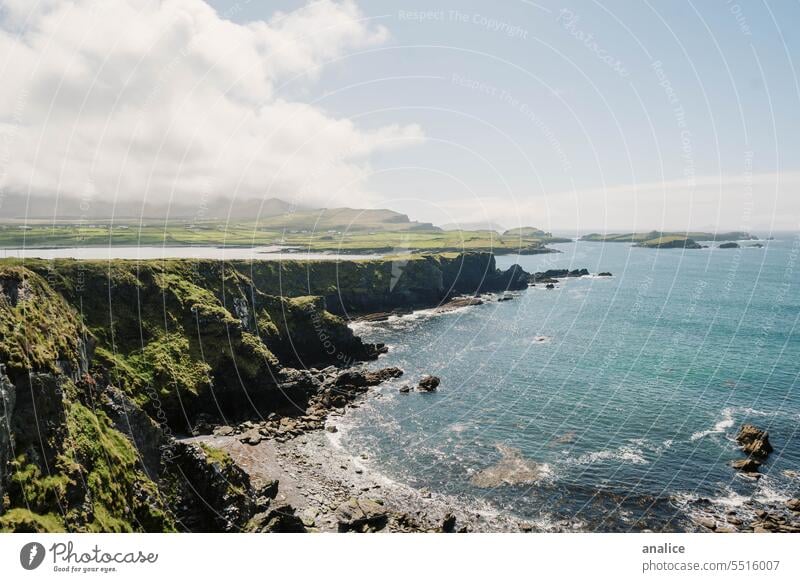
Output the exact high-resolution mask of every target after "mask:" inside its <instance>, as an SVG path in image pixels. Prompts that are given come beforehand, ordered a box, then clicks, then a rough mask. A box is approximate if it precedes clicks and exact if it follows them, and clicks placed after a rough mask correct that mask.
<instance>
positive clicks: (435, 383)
mask: <svg viewBox="0 0 800 582" xmlns="http://www.w3.org/2000/svg"><path fill="white" fill-rule="evenodd" d="M440 383H441V380H440V379H439V377H438V376H430V375H428V376H423V377H422V380H420V381H419V385H418V386H417V390H419V391H420V392H436V389H437V388H438V387H439V384H440Z"/></svg>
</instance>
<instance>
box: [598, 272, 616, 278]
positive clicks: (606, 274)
mask: <svg viewBox="0 0 800 582" xmlns="http://www.w3.org/2000/svg"><path fill="white" fill-rule="evenodd" d="M597 276H598V277H613V275H612V274H611V273H609V272H608V271H603V272H602V273H598V274H597Z"/></svg>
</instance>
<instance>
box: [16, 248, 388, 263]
mask: <svg viewBox="0 0 800 582" xmlns="http://www.w3.org/2000/svg"><path fill="white" fill-rule="evenodd" d="M6 257H7V258H18V259H34V258H35V259H83V260H111V259H130V260H142V261H144V260H148V259H215V260H227V261H232V260H237V259H244V260H251V261H256V260H257V261H288V260H293V261H297V260H323V261H332V260H342V261H347V260H358V259H374V258H379V257H380V255H342V254H340V253H335V252H330V253H308V252H302V251H296V252H290V251H288V250H287V249H286V247H280V246H268V247H212V246H195V247H192V246H177V247H171V246H130V247H123V246H97V247H62V248H49V249H47V248H32V247H29V248H2V249H0V258H6Z"/></svg>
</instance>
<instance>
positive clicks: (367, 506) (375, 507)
mask: <svg viewBox="0 0 800 582" xmlns="http://www.w3.org/2000/svg"><path fill="white" fill-rule="evenodd" d="M336 520H337V522H338V524H339V525H338V529H339V531H340V532H348V531H356V532H367V531H378V530H381V529H383V528H384V527H385V526H386V523H387V521H388V514H387V512H386V509H385V508H384V507H383V503H381V502H380V501H375V500H373V499H356V498H355V497H351V498H350V499H348V500H347V501H345V502H344V503H342V504H341V505H340V506H339V507H338V508H337V509H336Z"/></svg>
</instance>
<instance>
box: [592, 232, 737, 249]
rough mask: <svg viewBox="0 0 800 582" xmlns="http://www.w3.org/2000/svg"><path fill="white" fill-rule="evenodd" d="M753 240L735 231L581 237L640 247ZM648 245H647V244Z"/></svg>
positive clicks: (635, 233)
mask: <svg viewBox="0 0 800 582" xmlns="http://www.w3.org/2000/svg"><path fill="white" fill-rule="evenodd" d="M749 238H752V235H751V234H750V233H747V232H740V231H733V232H719V233H716V234H715V233H712V232H661V231H657V230H652V231H650V232H629V233H610V234H599V233H592V234H587V235H585V236H582V237H581V240H582V241H590V242H621V243H640V246H651V247H653V246H657V243H655V242H653V241H657V240H661V241H662V243H663V242H669V241H671V240H687V239H692V240H695V241H714V240H716V241H726V240H743V239H745V240H746V239H749ZM645 243H647V244H645Z"/></svg>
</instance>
